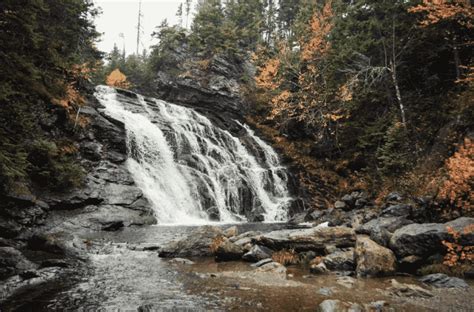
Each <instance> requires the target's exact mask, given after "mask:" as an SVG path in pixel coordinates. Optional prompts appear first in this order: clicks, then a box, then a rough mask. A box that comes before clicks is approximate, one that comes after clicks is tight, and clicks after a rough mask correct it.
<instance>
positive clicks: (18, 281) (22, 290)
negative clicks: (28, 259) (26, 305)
mask: <svg viewBox="0 0 474 312" xmlns="http://www.w3.org/2000/svg"><path fill="white" fill-rule="evenodd" d="M63 273H64V271H63V269H61V268H57V267H55V268H43V269H40V270H37V271H30V272H29V273H25V274H24V277H25V278H23V277H21V276H20V275H15V276H12V277H10V278H8V279H7V280H5V281H4V283H3V285H2V286H1V288H0V289H1V291H0V302H3V301H4V300H5V299H7V298H11V297H13V296H14V297H16V298H24V297H27V296H28V295H29V294H31V293H33V292H34V293H35V294H36V295H38V296H39V295H41V293H47V292H48V291H49V290H51V289H54V288H55V287H57V284H58V283H59V281H60V279H61V277H62V274H63Z"/></svg>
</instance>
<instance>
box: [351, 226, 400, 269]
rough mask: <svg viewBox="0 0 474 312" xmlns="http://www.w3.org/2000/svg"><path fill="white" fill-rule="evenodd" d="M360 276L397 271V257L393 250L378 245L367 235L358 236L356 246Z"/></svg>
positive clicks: (356, 260) (355, 254)
mask: <svg viewBox="0 0 474 312" xmlns="http://www.w3.org/2000/svg"><path fill="white" fill-rule="evenodd" d="M354 256H355V262H356V264H357V267H356V273H357V275H358V276H379V275H390V274H393V273H395V270H396V258H395V255H394V254H393V252H392V251H391V250H390V249H388V248H385V247H382V246H380V245H378V244H377V243H376V242H374V241H372V240H371V239H370V238H368V237H367V236H362V235H361V236H358V237H357V243H356V247H355V252H354Z"/></svg>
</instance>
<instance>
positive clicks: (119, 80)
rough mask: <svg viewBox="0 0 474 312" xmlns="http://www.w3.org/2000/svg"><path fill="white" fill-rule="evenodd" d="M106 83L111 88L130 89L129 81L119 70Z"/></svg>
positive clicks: (110, 75)
mask: <svg viewBox="0 0 474 312" xmlns="http://www.w3.org/2000/svg"><path fill="white" fill-rule="evenodd" d="M106 83H107V85H108V86H111V87H116V88H122V89H128V88H130V83H129V82H128V81H127V76H125V75H124V74H123V73H122V72H121V71H120V69H118V68H117V69H115V70H114V71H112V72H111V73H110V74H109V75H108V76H107V79H106Z"/></svg>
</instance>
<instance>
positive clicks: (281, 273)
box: [255, 262, 286, 279]
mask: <svg viewBox="0 0 474 312" xmlns="http://www.w3.org/2000/svg"><path fill="white" fill-rule="evenodd" d="M255 272H256V273H270V274H272V275H274V276H275V277H277V278H281V279H286V267H285V266H284V265H282V264H280V263H278V262H270V263H267V264H264V265H262V266H260V267H259V268H257V269H256V270H255Z"/></svg>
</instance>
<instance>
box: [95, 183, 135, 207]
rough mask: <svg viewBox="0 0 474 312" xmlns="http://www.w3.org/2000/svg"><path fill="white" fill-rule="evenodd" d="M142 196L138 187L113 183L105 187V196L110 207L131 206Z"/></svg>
mask: <svg viewBox="0 0 474 312" xmlns="http://www.w3.org/2000/svg"><path fill="white" fill-rule="evenodd" d="M142 196H143V193H142V191H141V190H140V189H139V188H138V187H135V186H129V185H122V184H113V183H109V184H107V185H106V186H105V188H104V194H103V197H104V198H106V202H107V203H108V204H109V205H131V204H133V203H134V202H135V201H137V200H138V199H139V198H140V197H142Z"/></svg>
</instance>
